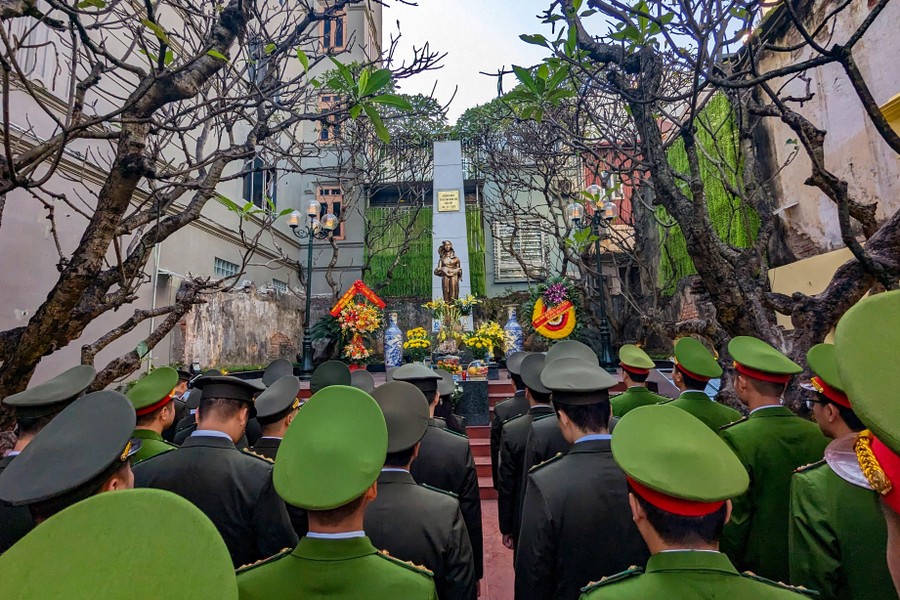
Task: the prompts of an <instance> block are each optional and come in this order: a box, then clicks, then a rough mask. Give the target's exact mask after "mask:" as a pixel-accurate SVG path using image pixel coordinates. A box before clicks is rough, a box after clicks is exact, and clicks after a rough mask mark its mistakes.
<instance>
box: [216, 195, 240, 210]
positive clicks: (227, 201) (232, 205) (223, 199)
mask: <svg viewBox="0 0 900 600" xmlns="http://www.w3.org/2000/svg"><path fill="white" fill-rule="evenodd" d="M216 198H217V199H218V200H219V202H221V203H222V204H224V205H225V207H226V208H227V209H228V210H230V211H232V212H236V213H240V212H244V211H242V210H241V207H240V206H238V205H237V204H236V203H235V202H234V200H232V199H231V198H229V197H228V196H223V195H222V194H216Z"/></svg>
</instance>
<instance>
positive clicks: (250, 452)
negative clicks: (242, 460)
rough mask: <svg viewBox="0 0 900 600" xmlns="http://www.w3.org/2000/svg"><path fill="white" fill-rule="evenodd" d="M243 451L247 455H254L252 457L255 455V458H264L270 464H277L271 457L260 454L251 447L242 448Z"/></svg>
mask: <svg viewBox="0 0 900 600" xmlns="http://www.w3.org/2000/svg"><path fill="white" fill-rule="evenodd" d="M241 452H243V453H244V454H246V455H248V456H252V457H254V458H258V459H259V460H264V461H266V462H267V463H269V464H270V465H274V464H275V461H274V460H272V459H271V458H269V457H268V456H263V455H262V454H259V453H257V452H254V451H253V450H251V449H250V448H244V449H243V450H241Z"/></svg>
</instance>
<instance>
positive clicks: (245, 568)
mask: <svg viewBox="0 0 900 600" xmlns="http://www.w3.org/2000/svg"><path fill="white" fill-rule="evenodd" d="M292 550H293V549H292V548H285V549H283V550H282V551H281V552H279V553H278V554H273V555H272V556H270V557H269V558H262V559H260V560H258V561H256V562H255V563H250V564H249V565H244V566H242V567H238V568H237V570H236V573H237V574H238V575H240V574H241V573H243V572H244V571H250V570H252V569H255V568H256V567H259V566H261V565H264V564H267V563H270V562H273V561H276V560H278V559H279V558H281V557H283V556H286V555H288V554H290V553H291V551H292Z"/></svg>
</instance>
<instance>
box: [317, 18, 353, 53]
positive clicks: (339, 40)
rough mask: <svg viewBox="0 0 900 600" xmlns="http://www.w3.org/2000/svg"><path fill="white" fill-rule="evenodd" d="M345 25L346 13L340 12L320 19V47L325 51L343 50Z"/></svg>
mask: <svg viewBox="0 0 900 600" xmlns="http://www.w3.org/2000/svg"><path fill="white" fill-rule="evenodd" d="M346 27H347V15H346V14H344V13H342V12H339V13H337V14H335V15H334V16H333V17H331V18H328V19H325V20H324V21H322V49H323V50H325V51H326V52H328V51H331V50H343V49H344V38H345V37H346V33H347V31H346Z"/></svg>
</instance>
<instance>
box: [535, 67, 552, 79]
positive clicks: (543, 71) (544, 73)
mask: <svg viewBox="0 0 900 600" xmlns="http://www.w3.org/2000/svg"><path fill="white" fill-rule="evenodd" d="M549 76H550V67H548V66H547V65H545V64H542V65H541V66H539V67H538V69H537V78H538V79H542V80H544V81H547V77H549Z"/></svg>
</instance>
